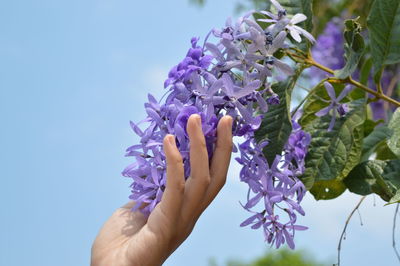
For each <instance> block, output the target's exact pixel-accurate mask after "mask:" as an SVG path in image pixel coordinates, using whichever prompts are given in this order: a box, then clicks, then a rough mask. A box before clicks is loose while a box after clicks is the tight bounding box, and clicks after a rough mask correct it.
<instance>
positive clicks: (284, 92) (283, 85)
mask: <svg viewBox="0 0 400 266" xmlns="http://www.w3.org/2000/svg"><path fill="white" fill-rule="evenodd" d="M300 72H301V70H297V72H296V74H295V75H293V76H291V77H290V78H289V79H288V80H286V81H282V82H278V83H276V84H273V85H272V90H273V91H274V92H275V93H276V94H278V96H279V99H280V103H279V104H276V105H269V110H268V112H267V113H265V114H264V117H263V120H262V123H261V126H260V128H259V129H258V130H257V131H256V132H255V138H256V140H257V141H258V142H259V141H261V140H264V139H268V140H269V141H270V142H269V144H268V145H267V146H266V147H265V148H264V150H263V152H264V156H265V158H267V161H268V162H270V163H272V162H273V160H274V159H275V156H276V155H277V154H281V153H282V149H283V146H284V145H285V143H286V142H287V140H288V138H289V135H290V133H291V132H292V118H291V115H290V100H291V94H292V90H293V87H294V85H295V84H296V81H297V79H298V77H299V75H300Z"/></svg>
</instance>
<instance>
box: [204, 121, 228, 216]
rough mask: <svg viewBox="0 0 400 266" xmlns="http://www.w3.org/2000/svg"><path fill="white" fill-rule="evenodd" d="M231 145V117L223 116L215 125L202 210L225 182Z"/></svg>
mask: <svg viewBox="0 0 400 266" xmlns="http://www.w3.org/2000/svg"><path fill="white" fill-rule="evenodd" d="M232 145H233V144H232V117H230V116H224V117H223V118H221V120H220V121H219V123H218V127H217V144H216V148H215V151H214V154H213V158H212V160H211V167H210V176H211V182H210V185H209V187H208V189H207V192H206V196H205V198H204V201H203V208H202V209H203V210H204V209H205V208H207V206H208V205H209V204H210V203H211V202H212V201H213V199H214V198H215V197H216V196H217V194H218V192H219V191H220V190H221V189H222V187H223V186H224V184H225V182H226V176H227V173H228V167H229V163H230V159H231V153H232Z"/></svg>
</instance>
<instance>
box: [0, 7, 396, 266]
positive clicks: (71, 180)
mask: <svg viewBox="0 0 400 266" xmlns="http://www.w3.org/2000/svg"><path fill="white" fill-rule="evenodd" d="M233 9H234V8H233V6H232V1H228V0H224V1H222V0H215V1H209V3H208V4H207V5H206V7H205V8H203V9H199V8H196V7H194V6H191V5H189V4H188V1H187V0H170V1H159V0H158V1H122V0H115V1H107V0H98V1H94V0H88V1H77V0H69V1H64V0H60V1H54V0H53V1H50V0H49V1H29V0H25V1H21V0H13V1H1V2H0V115H1V122H2V126H1V129H2V130H1V131H0V137H1V138H0V140H1V152H0V156H1V158H0V161H1V170H0V171H1V179H0V180H1V188H2V189H1V194H0V204H1V205H0V206H1V210H2V212H1V216H0V217H1V219H0V228H1V238H0V250H1V251H0V264H1V265H5V266H6V265H7V266H14V265H15V266H17V265H31V266H47V265H49V266H50V265H60V266H63V265H65V266H67V265H88V263H89V259H90V247H91V244H92V241H93V239H94V237H95V236H96V234H97V232H98V230H99V228H100V226H101V225H102V223H103V222H104V221H105V220H106V219H107V217H108V216H109V215H110V214H111V213H112V212H113V210H114V209H115V208H117V207H118V206H120V205H122V204H124V203H125V202H126V201H127V197H128V195H129V187H128V186H129V184H130V182H129V180H126V179H124V178H123V177H122V176H121V175H120V172H121V171H122V169H123V168H124V167H125V166H126V165H127V164H129V163H130V161H131V160H130V159H129V158H125V157H124V156H123V155H124V150H125V148H126V147H128V146H129V145H131V144H134V143H136V142H137V141H138V139H137V138H136V137H135V136H134V134H133V133H132V132H131V130H130V128H129V120H134V121H138V120H141V119H142V118H143V117H144V108H143V103H144V101H145V100H146V95H147V93H148V92H151V93H153V94H155V95H156V96H157V97H160V96H161V95H162V94H163V89H162V83H163V80H164V79H165V77H166V75H167V72H168V70H169V68H170V67H171V66H173V65H174V64H175V63H177V62H178V61H179V60H180V59H181V58H182V57H183V56H184V54H185V53H186V50H187V48H188V47H189V41H190V38H191V37H192V36H201V37H203V36H205V35H206V33H207V32H208V31H209V30H210V29H211V28H213V27H216V26H220V25H222V24H223V23H224V22H225V19H226V17H228V16H230V15H232V14H233ZM245 193H246V188H245V186H244V185H243V184H240V183H239V182H238V166H237V165H234V164H232V167H231V169H230V172H229V176H228V183H227V185H226V187H225V188H224V189H223V191H222V193H221V194H220V195H219V196H218V198H217V199H216V200H215V202H214V203H213V204H212V205H211V207H210V208H209V209H207V210H206V212H205V213H204V215H203V216H202V217H201V219H200V220H199V222H198V224H197V226H196V228H195V230H194V231H193V233H192V235H191V236H190V237H189V238H188V239H187V241H186V242H185V243H184V244H183V245H182V246H181V247H180V248H179V249H178V250H177V251H176V253H175V254H173V255H172V256H171V257H170V259H169V260H168V261H167V262H166V263H165V265H178V266H179V265H193V266H197V265H199V266H200V265H206V264H207V261H208V260H209V258H212V257H213V258H215V259H216V260H217V262H219V263H222V262H224V261H226V260H227V259H229V258H238V259H243V260H248V259H251V258H254V257H255V256H257V255H260V254H262V252H263V251H264V250H267V249H268V247H267V246H266V245H265V244H264V242H263V236H262V233H261V232H260V231H252V230H250V229H248V228H244V229H243V228H239V226H238V225H239V224H240V222H241V221H243V220H244V219H245V218H246V216H247V213H245V212H244V211H243V210H242V209H241V207H240V206H239V203H238V201H239V200H242V199H244V197H245ZM358 199H359V197H358V196H355V195H351V194H350V193H346V194H345V195H344V196H342V197H341V198H339V199H338V200H335V201H331V202H318V203H317V202H315V201H314V200H313V199H312V197H307V198H306V200H305V203H304V209H305V210H306V212H307V215H306V217H304V218H302V219H301V220H300V221H301V223H302V224H304V225H307V226H309V227H310V230H308V231H305V232H301V233H299V234H298V235H297V239H296V241H297V245H298V247H299V248H304V249H307V250H309V251H310V252H311V253H313V254H314V255H315V256H316V257H317V258H318V259H321V260H324V261H327V262H333V261H334V258H335V256H336V248H337V242H338V238H339V235H340V232H341V230H342V227H343V224H344V221H345V219H346V218H347V216H348V214H349V213H350V211H351V209H352V208H353V206H355V205H356V203H357V201H358ZM375 202H376V203H375V205H376V206H375V207H374V199H373V197H372V196H370V197H368V198H367V199H366V201H365V202H364V203H363V206H362V207H361V215H362V219H363V224H364V225H363V226H360V223H359V221H358V217H357V216H355V217H354V218H353V220H352V221H351V223H350V226H349V228H348V234H347V239H346V241H344V243H343V251H342V262H343V265H396V259H395V256H394V253H393V251H392V249H391V226H392V219H393V217H392V216H393V211H394V206H388V207H383V202H382V201H381V200H380V199H378V198H377V197H376V198H375ZM189 262H190V264H189Z"/></svg>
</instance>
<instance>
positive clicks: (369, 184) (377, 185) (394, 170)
mask: <svg viewBox="0 0 400 266" xmlns="http://www.w3.org/2000/svg"><path fill="white" fill-rule="evenodd" d="M343 182H344V183H345V185H346V186H347V188H348V189H349V190H350V191H351V192H353V193H356V194H359V195H368V194H371V193H376V194H378V195H379V196H380V197H381V198H382V199H383V200H385V201H390V202H391V203H392V199H393V197H395V195H396V194H397V193H399V190H400V160H389V161H381V160H370V161H365V162H362V163H360V164H359V165H357V166H356V167H354V169H353V170H352V171H351V172H350V173H349V175H348V176H347V177H346V179H344V181H343ZM394 201H398V200H396V198H394Z"/></svg>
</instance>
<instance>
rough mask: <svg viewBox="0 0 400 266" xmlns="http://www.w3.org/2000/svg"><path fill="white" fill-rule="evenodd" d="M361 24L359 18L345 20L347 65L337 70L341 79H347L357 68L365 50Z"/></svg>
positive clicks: (336, 74) (337, 75) (337, 74)
mask: <svg viewBox="0 0 400 266" xmlns="http://www.w3.org/2000/svg"><path fill="white" fill-rule="evenodd" d="M360 32H361V26H360V24H359V23H358V22H357V19H348V20H346V21H345V30H344V39H345V41H346V42H345V44H344V50H345V58H346V65H345V66H344V67H343V68H342V69H340V70H337V71H335V76H336V77H337V78H340V79H345V78H347V77H348V76H350V75H351V74H352V73H353V72H354V71H355V70H356V68H357V65H358V62H359V61H360V58H361V56H362V54H363V51H364V46H365V45H364V39H363V37H362V36H361V34H360Z"/></svg>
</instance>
